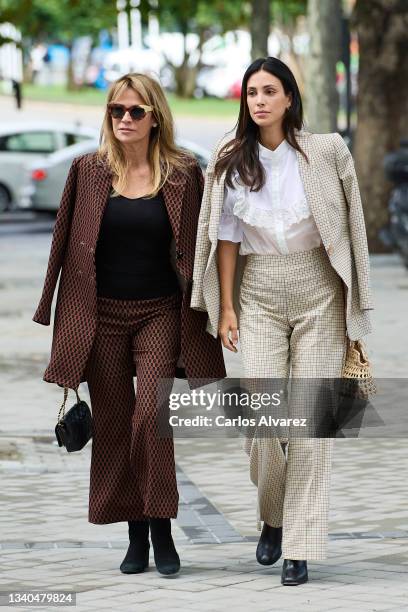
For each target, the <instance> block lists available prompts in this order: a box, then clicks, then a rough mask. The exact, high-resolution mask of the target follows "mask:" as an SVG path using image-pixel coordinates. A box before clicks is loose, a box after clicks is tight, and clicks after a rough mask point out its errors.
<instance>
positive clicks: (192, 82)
mask: <svg viewBox="0 0 408 612" xmlns="http://www.w3.org/2000/svg"><path fill="white" fill-rule="evenodd" d="M204 34H205V32H204V29H202V28H201V29H200V30H199V32H198V35H199V42H198V53H199V56H198V61H197V64H196V65H195V66H189V65H188V62H189V59H190V55H189V54H188V53H187V48H186V36H187V34H186V33H184V57H183V63H182V64H181V65H180V66H177V67H175V68H174V78H175V80H176V94H177V95H178V96H180V98H192V97H193V96H194V91H195V89H196V81H197V75H198V73H199V71H200V69H201V67H202V63H201V53H202V47H203V43H204Z"/></svg>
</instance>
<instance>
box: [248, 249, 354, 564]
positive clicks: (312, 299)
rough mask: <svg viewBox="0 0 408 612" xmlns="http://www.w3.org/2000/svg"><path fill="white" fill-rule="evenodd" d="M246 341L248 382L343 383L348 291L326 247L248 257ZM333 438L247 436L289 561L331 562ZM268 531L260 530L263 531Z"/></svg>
mask: <svg viewBox="0 0 408 612" xmlns="http://www.w3.org/2000/svg"><path fill="white" fill-rule="evenodd" d="M239 340H240V345H241V351H242V361H243V367H244V376H245V378H281V379H286V380H287V379H288V377H289V376H291V377H292V379H293V378H296V377H299V378H321V377H326V378H340V377H341V372H342V368H343V364H344V359H345V353H346V322H345V310H344V291H343V284H342V280H341V278H340V277H339V276H338V274H337V273H336V271H335V270H334V269H333V267H332V266H331V264H330V260H329V258H328V256H327V254H326V251H325V249H324V247H323V246H321V247H317V248H314V249H311V250H309V251H302V252H298V253H290V254H288V255H257V254H249V255H247V262H246V266H245V270H244V275H243V278H242V283H241V287H240V325H239ZM332 449H333V439H332V438H300V437H297V438H296V437H295V438H293V437H290V438H289V442H288V444H287V449H286V450H287V457H286V454H285V452H284V450H283V445H282V444H281V441H280V439H279V438H278V437H266V436H261V437H260V436H258V435H257V432H255V434H254V435H253V436H252V437H247V439H246V441H245V450H246V452H247V453H248V455H249V458H250V477H251V480H252V482H253V483H254V484H255V485H256V486H257V487H258V520H260V521H265V522H266V523H267V524H268V525H270V526H272V527H280V526H282V527H283V529H282V532H283V535H282V555H283V558H285V559H305V560H320V559H324V558H326V556H327V534H328V512H329V489H330V472H331V457H332ZM258 529H260V526H258Z"/></svg>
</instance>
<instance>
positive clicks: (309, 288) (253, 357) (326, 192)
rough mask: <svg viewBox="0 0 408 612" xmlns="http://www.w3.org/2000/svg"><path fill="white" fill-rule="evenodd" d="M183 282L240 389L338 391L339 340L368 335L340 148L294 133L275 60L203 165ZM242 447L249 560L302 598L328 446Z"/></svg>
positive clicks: (275, 440) (349, 171) (320, 538)
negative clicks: (272, 571) (250, 501)
mask: <svg viewBox="0 0 408 612" xmlns="http://www.w3.org/2000/svg"><path fill="white" fill-rule="evenodd" d="M193 279H194V281H193V292H192V301H191V305H192V307H193V308H196V309H197V310H202V311H205V312H208V314H209V321H208V328H207V330H208V331H209V333H210V334H212V335H213V336H214V337H216V336H217V334H218V335H219V336H220V337H221V339H222V343H223V345H224V346H225V348H226V349H228V350H231V351H234V352H236V351H237V346H236V345H237V342H238V331H239V343H240V346H241V351H242V362H243V369H244V375H245V377H247V378H269V379H277V380H278V381H279V380H282V379H283V380H287V379H288V377H289V375H290V374H291V376H292V379H293V378H298V379H302V378H312V379H319V378H340V377H341V375H342V369H343V364H344V360H345V354H346V347H347V338H350V339H351V340H357V339H360V338H361V336H363V335H365V334H367V333H368V332H369V331H370V330H371V325H370V319H369V312H368V311H369V310H370V309H372V302H371V292H370V284H369V259H368V249H367V238H366V231H365V224H364V215H363V210H362V206H361V200H360V195H359V191H358V184H357V179H356V174H355V170H354V165H353V159H352V157H351V154H350V151H349V150H348V148H347V146H346V145H345V143H344V141H343V139H342V138H341V136H340V134H338V133H333V134H312V133H310V132H307V131H306V130H304V129H303V116H302V101H301V97H300V93H299V89H298V86H297V84H296V81H295V78H294V76H293V74H292V72H291V71H290V69H289V68H288V67H287V66H286V65H285V64H284V63H283V62H281V61H280V60H278V59H276V58H273V57H268V58H261V59H257V60H256V61H254V62H253V63H252V64H251V65H250V66H249V68H248V69H247V71H246V72H245V75H244V77H243V82H242V94H241V106H240V112H239V118H238V124H237V130H236V134H235V138H231V137H226V138H224V139H223V140H222V141H221V142H220V143H219V145H218V146H217V148H216V150H215V152H214V155H213V157H212V159H211V161H210V163H209V165H208V168H207V173H206V182H205V190H204V196H203V203H202V206H201V212H200V219H199V231H198V236H197V247H196V260H195V266H194V273H193ZM278 388H279V387H278ZM247 441H248V442H250V443H251V444H250V446H249V445H248V446H249V447H247V450H248V453H249V455H250V475H251V479H252V481H253V482H254V484H256V485H257V487H258V508H259V518H260V520H261V521H262V522H263V527H262V533H261V536H260V539H259V543H258V547H257V551H256V558H257V560H258V562H259V563H261V564H263V565H272V564H274V563H275V562H276V561H277V560H278V559H279V557H280V556H281V554H282V555H283V557H284V563H283V568H282V577H281V581H282V583H283V584H285V585H298V584H302V583H303V582H306V581H307V580H308V572H307V560H321V559H324V558H325V556H326V544H327V542H326V540H327V520H328V508H329V481H330V469H331V468H330V466H331V453H332V442H333V440H332V439H329V438H325V437H320V438H316V439H312V438H302V437H290V438H289V443H288V445H285V444H284V443H283V442H284V440H283V439H282V440H280V439H279V437H269V438H268V437H267V436H263V437H262V436H261V437H258V436H257V435H255V436H253V438H252V439H248V440H247ZM280 442H282V444H281V443H280Z"/></svg>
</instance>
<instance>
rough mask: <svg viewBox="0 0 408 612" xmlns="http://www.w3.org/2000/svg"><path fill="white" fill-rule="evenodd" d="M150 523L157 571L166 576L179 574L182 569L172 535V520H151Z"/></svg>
mask: <svg viewBox="0 0 408 612" xmlns="http://www.w3.org/2000/svg"><path fill="white" fill-rule="evenodd" d="M149 523H150V537H151V540H152V545H153V551H154V562H155V564H156V568H157V571H158V572H159V573H160V574H163V575H165V576H169V575H171V574H177V572H178V571H179V569H180V557H179V556H178V554H177V550H176V547H175V546H174V542H173V537H172V535H171V521H170V519H169V518H151V519H149Z"/></svg>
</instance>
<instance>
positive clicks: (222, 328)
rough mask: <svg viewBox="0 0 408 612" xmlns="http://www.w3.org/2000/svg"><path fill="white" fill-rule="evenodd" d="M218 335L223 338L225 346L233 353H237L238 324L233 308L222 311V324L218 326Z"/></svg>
mask: <svg viewBox="0 0 408 612" xmlns="http://www.w3.org/2000/svg"><path fill="white" fill-rule="evenodd" d="M218 335H219V336H220V338H221V341H222V344H223V346H225V348H227V349H228V350H229V351H232V352H233V353H237V352H238V349H237V347H236V346H235V345H236V344H237V342H238V323H237V315H236V314H235V310H234V309H233V308H228V309H225V310H224V309H223V310H221V317H220V322H219V325H218Z"/></svg>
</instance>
